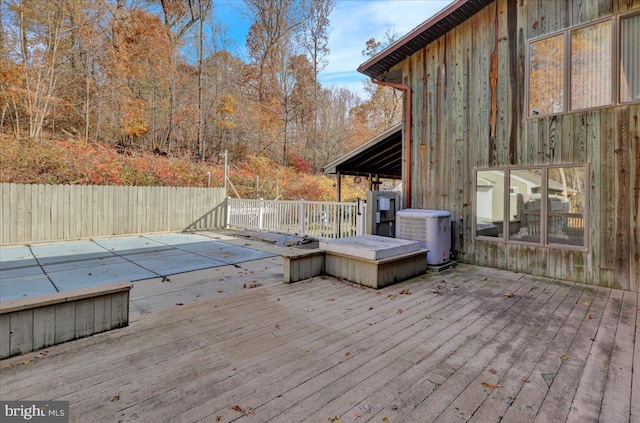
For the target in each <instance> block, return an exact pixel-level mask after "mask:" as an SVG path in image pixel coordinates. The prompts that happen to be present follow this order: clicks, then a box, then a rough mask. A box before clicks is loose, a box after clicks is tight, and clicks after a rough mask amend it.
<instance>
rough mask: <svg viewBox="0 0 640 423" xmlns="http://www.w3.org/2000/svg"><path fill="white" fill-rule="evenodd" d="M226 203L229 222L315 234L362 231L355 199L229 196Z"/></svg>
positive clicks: (344, 234)
mask: <svg viewBox="0 0 640 423" xmlns="http://www.w3.org/2000/svg"><path fill="white" fill-rule="evenodd" d="M227 207H228V210H227V225H228V226H237V227H241V228H247V229H258V230H267V231H278V232H288V233H297V234H301V235H310V236H315V237H318V238H344V237H347V236H354V235H362V234H364V213H363V211H362V210H358V203H340V202H323V201H305V200H299V201H280V200H273V201H269V200H263V199H259V200H245V199H237V198H229V199H228V200H227ZM361 207H364V203H361Z"/></svg>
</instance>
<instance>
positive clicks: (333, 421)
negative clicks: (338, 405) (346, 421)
mask: <svg viewBox="0 0 640 423" xmlns="http://www.w3.org/2000/svg"><path fill="white" fill-rule="evenodd" d="M327 420H329V421H330V422H331V423H342V420H340V416H335V417H329V418H328V419H327Z"/></svg>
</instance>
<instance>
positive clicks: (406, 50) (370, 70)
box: [358, 0, 495, 78]
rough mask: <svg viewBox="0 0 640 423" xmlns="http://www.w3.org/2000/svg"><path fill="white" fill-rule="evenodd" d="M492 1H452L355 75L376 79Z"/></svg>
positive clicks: (373, 58) (368, 62)
mask: <svg viewBox="0 0 640 423" xmlns="http://www.w3.org/2000/svg"><path fill="white" fill-rule="evenodd" d="M493 1H495V0H454V2H453V3H451V4H450V5H448V6H447V7H445V8H444V9H442V10H441V11H440V12H438V13H436V14H435V15H433V16H432V17H431V18H429V19H427V20H426V21H424V22H423V23H422V24H420V25H418V26H417V27H416V28H415V29H413V30H412V31H411V32H409V33H408V34H407V35H405V36H404V37H402V38H400V39H399V40H398V41H396V42H395V43H393V44H391V45H390V46H389V47H387V48H386V49H384V50H382V51H381V52H380V53H378V54H376V55H375V56H373V57H372V58H371V59H369V60H367V61H366V62H364V63H363V64H361V65H360V67H358V72H360V73H363V74H365V75H367V76H369V77H372V78H377V77H378V76H380V75H381V74H383V73H384V72H386V71H387V70H389V69H390V68H391V67H393V66H395V65H397V64H398V63H400V62H401V61H403V60H404V59H406V58H407V57H409V56H411V55H412V54H414V53H416V52H418V51H420V50H421V49H423V48H424V47H426V46H427V45H428V44H429V43H431V42H433V41H435V40H437V39H438V38H440V37H441V36H443V35H444V34H446V33H447V32H449V31H450V30H452V29H453V28H455V27H456V26H458V25H460V24H461V23H462V22H464V21H466V20H467V19H468V18H470V17H471V16H473V15H474V14H476V13H477V12H479V11H480V10H481V9H483V8H484V7H485V6H487V5H488V4H489V3H491V2H493Z"/></svg>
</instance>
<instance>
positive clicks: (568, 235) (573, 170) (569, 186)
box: [547, 166, 587, 247]
mask: <svg viewBox="0 0 640 423" xmlns="http://www.w3.org/2000/svg"><path fill="white" fill-rule="evenodd" d="M586 178H587V173H586V168H585V167H583V166H569V167H551V168H549V169H548V171H547V243H548V244H560V245H570V246H574V247H585V246H586V232H585V231H586V225H585V215H586V211H587V203H586V200H587V197H586V193H587V190H586V186H587V185H586Z"/></svg>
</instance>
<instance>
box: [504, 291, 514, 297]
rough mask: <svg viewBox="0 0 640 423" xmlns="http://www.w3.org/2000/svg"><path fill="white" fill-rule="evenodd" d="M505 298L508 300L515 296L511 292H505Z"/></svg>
mask: <svg viewBox="0 0 640 423" xmlns="http://www.w3.org/2000/svg"><path fill="white" fill-rule="evenodd" d="M504 296H505V297H507V298H511V297H513V294H512V293H511V292H505V293H504Z"/></svg>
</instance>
